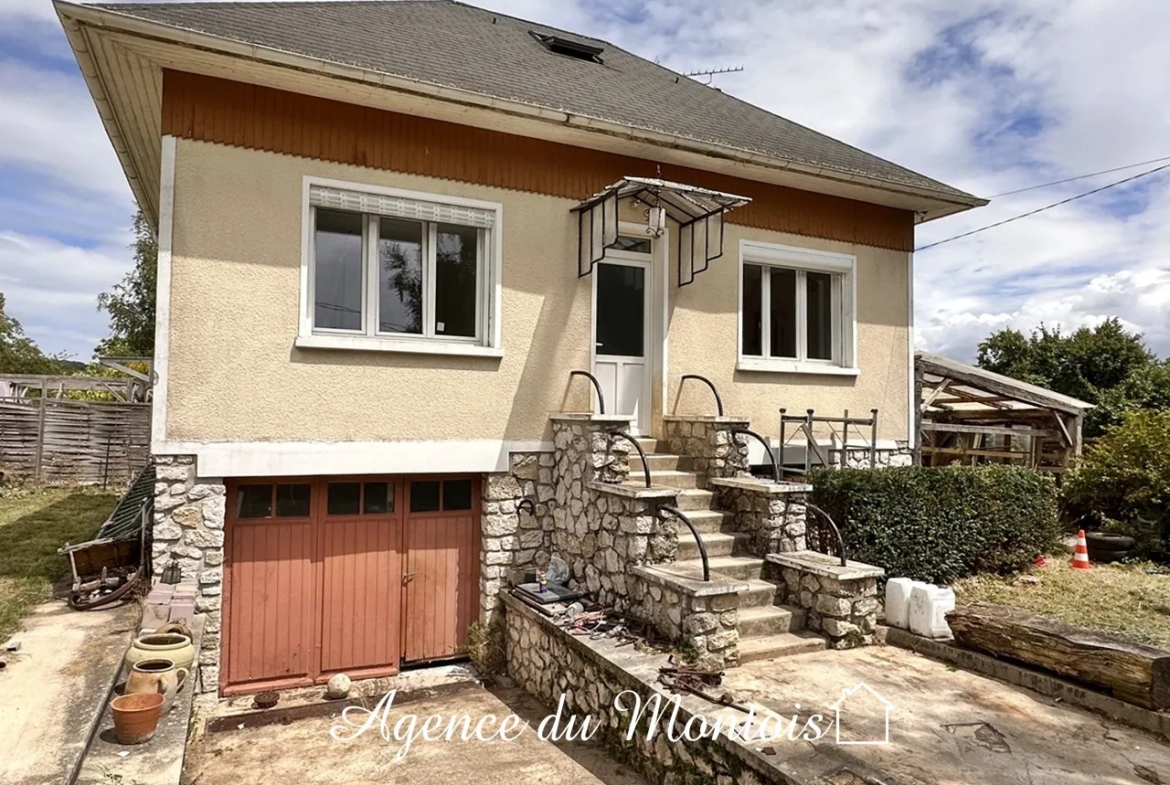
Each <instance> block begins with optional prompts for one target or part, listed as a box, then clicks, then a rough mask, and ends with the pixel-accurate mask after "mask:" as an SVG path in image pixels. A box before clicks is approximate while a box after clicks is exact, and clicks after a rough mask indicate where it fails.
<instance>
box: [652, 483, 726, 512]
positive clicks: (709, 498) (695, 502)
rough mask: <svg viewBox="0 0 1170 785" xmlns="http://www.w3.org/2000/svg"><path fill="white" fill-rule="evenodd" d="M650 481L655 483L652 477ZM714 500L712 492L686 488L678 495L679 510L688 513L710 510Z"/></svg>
mask: <svg viewBox="0 0 1170 785" xmlns="http://www.w3.org/2000/svg"><path fill="white" fill-rule="evenodd" d="M650 481H651V482H653V481H654V478H653V477H651V478H650ZM714 500H715V494H713V493H712V492H711V491H703V490H699V489H698V488H684V489H682V490H681V491H679V494H678V508H679V509H680V510H682V511H683V512H686V513H689V512H690V511H692V510H710V509H711V505H712V504H713V503H714Z"/></svg>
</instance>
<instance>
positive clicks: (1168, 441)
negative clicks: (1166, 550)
mask: <svg viewBox="0 0 1170 785" xmlns="http://www.w3.org/2000/svg"><path fill="white" fill-rule="evenodd" d="M1062 491H1063V494H1064V498H1065V500H1066V501H1067V502H1068V505H1069V511H1070V512H1071V513H1072V514H1073V515H1078V516H1080V515H1095V516H1098V517H1100V518H1102V519H1104V520H1105V522H1106V528H1107V529H1109V530H1112V531H1119V532H1122V533H1125V534H1129V535H1130V536H1132V537H1134V538H1135V539H1136V540H1137V542H1138V548H1139V550H1140V551H1141V552H1142V553H1143V554H1144V553H1146V552H1148V551H1150V550H1152V549H1154V548H1157V547H1159V535H1160V530H1161V527H1162V525H1163V524H1170V411H1153V410H1149V409H1139V410H1137V411H1134V412H1130V413H1129V414H1127V415H1125V417H1124V419H1123V420H1122V422H1121V424H1120V425H1116V426H1114V427H1112V428H1110V429H1109V431H1108V432H1107V433H1106V434H1105V435H1104V436H1102V437H1101V438H1100V439H1098V440H1097V441H1096V442H1095V443H1094V444H1092V445H1091V446H1090V447H1089V449H1088V450H1087V451H1086V452H1085V455H1084V457H1083V458H1082V459H1081V462H1080V465H1079V466H1077V468H1076V469H1075V470H1073V471H1072V472H1070V473H1069V475H1068V477H1067V478H1066V479H1065V483H1064V488H1063V489H1062Z"/></svg>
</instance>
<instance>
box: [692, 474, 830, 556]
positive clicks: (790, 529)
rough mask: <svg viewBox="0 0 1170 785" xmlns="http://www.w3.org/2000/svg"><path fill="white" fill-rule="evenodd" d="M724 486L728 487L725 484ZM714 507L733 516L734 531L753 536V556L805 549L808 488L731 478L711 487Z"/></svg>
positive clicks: (792, 484) (793, 484) (810, 488)
mask: <svg viewBox="0 0 1170 785" xmlns="http://www.w3.org/2000/svg"><path fill="white" fill-rule="evenodd" d="M724 483H727V484H724ZM711 487H712V489H713V490H714V491H715V499H716V507H717V508H718V509H720V510H726V511H728V512H731V513H732V514H734V516H735V524H734V526H733V527H732V528H733V530H734V531H739V532H744V533H746V534H750V535H751V536H752V540H751V542H752V552H753V553H754V554H755V555H756V556H759V557H760V558H763V557H764V556H767V555H768V554H769V553H787V552H790V551H803V550H805V549H806V548H807V547H808V544H807V536H806V522H807V514H808V508H807V507H806V504H807V502H808V494H809V492H811V491H812V486H811V485H801V484H795V483H785V484H784V485H781V486H777V485H775V484H774V483H770V482H768V483H765V482H761V481H755V480H742V481H741V480H740V479H737V478H730V479H727V480H717V481H716V482H714V483H712V485H711Z"/></svg>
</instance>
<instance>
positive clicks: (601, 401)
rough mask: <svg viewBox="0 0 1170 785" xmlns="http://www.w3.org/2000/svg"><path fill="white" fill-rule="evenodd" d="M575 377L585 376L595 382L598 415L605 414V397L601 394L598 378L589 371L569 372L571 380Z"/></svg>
mask: <svg viewBox="0 0 1170 785" xmlns="http://www.w3.org/2000/svg"><path fill="white" fill-rule="evenodd" d="M574 376H584V377H585V378H586V379H588V380H589V381H591V382H593V389H594V390H596V391H597V408H598V410H599V411H598V412H597V413H598V414H605V395H603V394H602V392H601V382H599V381H597V377H596V376H594V375H593V374H591V373H589V371H569V378H570V379H572V378H573V377H574Z"/></svg>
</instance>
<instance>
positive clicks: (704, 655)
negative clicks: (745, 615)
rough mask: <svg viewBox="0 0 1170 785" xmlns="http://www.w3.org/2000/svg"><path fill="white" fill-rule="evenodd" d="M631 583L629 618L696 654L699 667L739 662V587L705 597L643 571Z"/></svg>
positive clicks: (723, 665)
mask: <svg viewBox="0 0 1170 785" xmlns="http://www.w3.org/2000/svg"><path fill="white" fill-rule="evenodd" d="M627 584H628V586H629V588H630V599H631V600H632V606H631V608H630V610H629V615H630V616H632V617H634V618H637V619H639V620H641V621H645V622H649V623H650V624H652V625H654V628H655V629H656V630H657V631H658V632H659V633H661V634H662V635H665V636H666V637H668V638H670V639H671V640H672V641H674V642H675V643H676V644H677V645H678V646H679V647H680V648H682V649H684V650H685V651H686V652H687V653H689V654H693V655H694V657H695V663H696V664H697V665H699V666H700V667H704V668H708V669H710V670H721V669H723V668H730V667H734V666H735V665H737V664H738V663H739V650H738V646H739V594H738V591H737V590H736V587H727V588H726V590H724V591H722V592H721V593H718V594H701V593H698V592H697V591H696V590H695V589H693V588H692V589H690V590H688V589H687V588H686V587H684V586H683V585H681V583H674V582H669V581H662V580H652V579H650V578H648V577H647V576H646V575H645V574H644V573H642V572H640V571H635V575H633V576H630V578H629V579H628V581H627ZM704 588H706V589H708V590H710V588H711V587H710V586H706V587H704Z"/></svg>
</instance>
